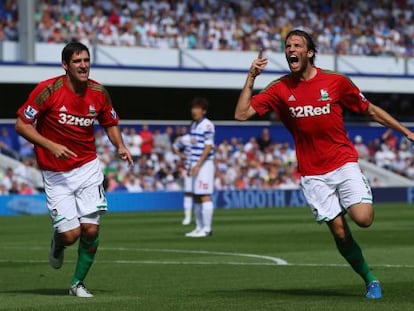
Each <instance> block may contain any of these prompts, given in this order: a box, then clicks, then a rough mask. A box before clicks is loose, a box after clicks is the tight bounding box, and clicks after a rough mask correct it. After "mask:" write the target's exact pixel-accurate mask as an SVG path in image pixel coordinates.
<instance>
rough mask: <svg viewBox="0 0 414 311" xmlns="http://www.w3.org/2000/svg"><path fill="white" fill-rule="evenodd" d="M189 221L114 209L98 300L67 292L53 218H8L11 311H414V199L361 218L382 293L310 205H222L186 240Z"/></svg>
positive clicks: (70, 256) (5, 263) (1, 275)
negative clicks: (368, 223)
mask: <svg viewBox="0 0 414 311" xmlns="http://www.w3.org/2000/svg"><path fill="white" fill-rule="evenodd" d="M137 204H139V203H137ZM180 221H181V213H179V212H157V213H147V212H144V213H124V214H108V215H106V216H105V217H104V219H103V221H102V232H101V247H100V250H99V251H98V254H97V260H96V262H95V265H94V266H93V268H92V270H91V272H90V274H89V277H88V279H87V280H86V284H87V286H88V287H89V288H90V289H91V291H92V292H93V293H94V294H95V298H92V299H86V300H85V299H83V300H82V299H79V298H74V297H69V296H67V288H68V283H69V281H70V279H71V276H72V272H73V269H74V261H75V259H76V247H72V248H69V249H67V251H66V258H65V260H66V261H65V265H64V266H63V268H62V269H61V270H57V271H56V270H53V269H52V268H50V267H49V266H48V263H47V254H48V246H49V238H50V232H51V230H50V227H49V226H50V224H49V219H48V217H47V216H21V217H2V218H0V237H1V240H0V310H39V311H48V310H53V311H57V310H87V311H94V310H116V311H118V310H151V311H156V310H191V311H195V310H226V311H227V310H238V311H240V310H295V311H296V310H307V311H308V310H346V311H350V310H364V311H366V310H375V311H380V310H387V311H390V310H399V311H401V310H414V247H413V243H414V207H413V206H410V205H404V204H393V205H380V204H378V205H377V206H376V221H375V223H374V225H373V226H372V227H371V228H370V229H368V230H365V229H360V228H356V227H355V226H354V225H352V229H353V232H354V236H355V238H356V239H357V241H358V242H359V243H360V245H361V247H362V248H363V250H364V252H365V256H366V258H367V260H368V262H369V263H370V264H371V266H372V268H373V269H374V271H375V273H376V274H377V275H378V276H379V277H380V279H381V281H382V284H383V289H384V299H382V300H381V301H367V300H366V299H365V298H363V294H364V291H365V289H364V284H363V282H362V280H361V279H360V278H359V276H357V275H356V274H355V273H354V272H353V271H352V270H351V268H350V267H348V266H347V265H346V264H345V262H344V260H343V259H342V258H341V257H340V255H339V254H338V253H337V251H336V249H335V247H334V243H333V241H332V238H331V237H330V235H329V234H328V231H327V228H326V226H324V225H321V226H320V225H317V224H315V223H314V221H313V217H312V215H311V213H310V211H309V210H308V209H306V208H285V209H252V210H218V211H216V215H215V223H214V235H213V237H211V238H208V239H188V238H185V237H184V233H185V232H186V231H187V230H189V229H192V227H191V228H188V227H186V228H184V227H182V226H181V225H180ZM283 263H288V264H287V265H286V264H285V265H283Z"/></svg>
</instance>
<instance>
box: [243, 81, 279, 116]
mask: <svg viewBox="0 0 414 311" xmlns="http://www.w3.org/2000/svg"><path fill="white" fill-rule="evenodd" d="M278 103H279V101H278V98H277V96H276V93H275V90H274V88H273V87H269V86H268V87H266V88H265V89H264V90H262V91H261V92H260V93H259V94H257V95H255V96H253V97H252V98H251V100H250V105H251V106H252V108H253V109H254V110H255V111H256V112H257V114H258V115H259V116H263V115H265V114H266V113H267V112H268V111H270V110H274V111H275V112H276V113H277V114H279V109H278Z"/></svg>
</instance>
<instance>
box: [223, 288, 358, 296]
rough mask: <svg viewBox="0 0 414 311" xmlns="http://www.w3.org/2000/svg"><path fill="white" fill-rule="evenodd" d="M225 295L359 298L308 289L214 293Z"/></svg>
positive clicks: (348, 294) (347, 293)
mask: <svg viewBox="0 0 414 311" xmlns="http://www.w3.org/2000/svg"><path fill="white" fill-rule="evenodd" d="M219 292H220V293H223V294H224V293H225V294H226V295H227V294H228V293H229V292H234V293H237V295H239V294H240V293H241V294H243V295H254V296H263V295H266V296H271V297H278V296H300V297H304V296H308V297H359V295H357V294H353V293H350V292H347V291H341V290H339V289H338V290H335V289H309V288H306V289H305V288H303V289H301V288H283V289H268V288H247V289H240V290H232V291H230V290H229V291H226V290H224V291H216V293H219Z"/></svg>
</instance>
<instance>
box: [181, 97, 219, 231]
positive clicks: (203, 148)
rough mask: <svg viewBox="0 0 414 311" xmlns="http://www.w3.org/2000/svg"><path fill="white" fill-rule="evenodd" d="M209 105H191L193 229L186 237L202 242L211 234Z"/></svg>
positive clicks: (196, 102) (201, 100)
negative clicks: (201, 240)
mask: <svg viewBox="0 0 414 311" xmlns="http://www.w3.org/2000/svg"><path fill="white" fill-rule="evenodd" d="M207 109H208V101H207V100H206V99H205V98H195V99H193V101H192V102H191V116H192V118H193V123H192V125H191V132H190V136H191V177H192V179H193V180H192V181H193V197H194V212H195V217H196V228H195V229H194V230H193V231H191V232H189V233H187V234H186V236H187V237H191V238H204V237H208V236H210V235H211V234H212V229H211V224H212V220H213V213H214V206H213V201H212V197H211V196H212V194H213V191H214V163H213V160H214V132H215V130H214V125H213V123H212V122H211V121H210V120H209V119H207V118H206V113H207Z"/></svg>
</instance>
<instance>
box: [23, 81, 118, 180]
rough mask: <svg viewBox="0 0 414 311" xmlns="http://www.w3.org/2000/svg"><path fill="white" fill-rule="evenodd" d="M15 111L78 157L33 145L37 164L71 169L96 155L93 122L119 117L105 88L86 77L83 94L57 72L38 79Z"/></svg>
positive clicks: (114, 120) (104, 123)
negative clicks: (76, 90)
mask: <svg viewBox="0 0 414 311" xmlns="http://www.w3.org/2000/svg"><path fill="white" fill-rule="evenodd" d="M17 115H18V116H19V117H20V118H21V119H22V120H23V121H24V122H26V123H32V124H33V123H34V124H35V126H36V129H37V131H38V132H39V133H40V134H41V135H43V136H44V137H46V138H48V139H50V140H52V141H54V142H56V143H59V144H62V145H65V146H66V147H67V148H69V149H70V150H72V151H73V152H75V153H76V154H77V156H78V157H77V158H75V157H70V158H68V159H65V160H63V159H57V158H56V157H55V156H54V155H53V154H52V153H51V152H50V151H49V150H47V149H45V148H42V147H40V146H35V152H36V158H37V162H38V164H39V167H40V168H41V169H43V170H49V171H59V172H62V171H63V172H64V171H70V170H72V169H74V168H77V167H80V166H82V165H83V164H85V163H88V162H90V161H92V160H94V159H95V158H96V157H97V155H96V148H95V135H94V123H95V120H98V121H99V124H100V125H101V126H103V127H109V126H113V125H117V124H118V121H119V118H118V116H117V114H116V112H115V110H114V109H113V107H112V103H111V99H110V97H109V94H108V93H107V91H106V90H105V88H104V87H103V86H102V85H100V84H99V83H97V82H95V81H93V80H91V79H89V81H88V87H87V89H86V92H85V94H84V95H82V96H79V95H77V94H75V93H74V92H73V91H72V90H71V89H69V87H68V86H67V84H66V77H65V76H64V75H63V76H59V77H55V78H52V79H49V80H46V81H43V82H41V83H39V84H38V85H37V86H36V88H35V89H34V90H33V91H32V92H31V93H30V95H29V98H28V99H27V101H26V102H25V103H24V104H23V106H22V107H21V108H20V109H19V110H18V112H17Z"/></svg>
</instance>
